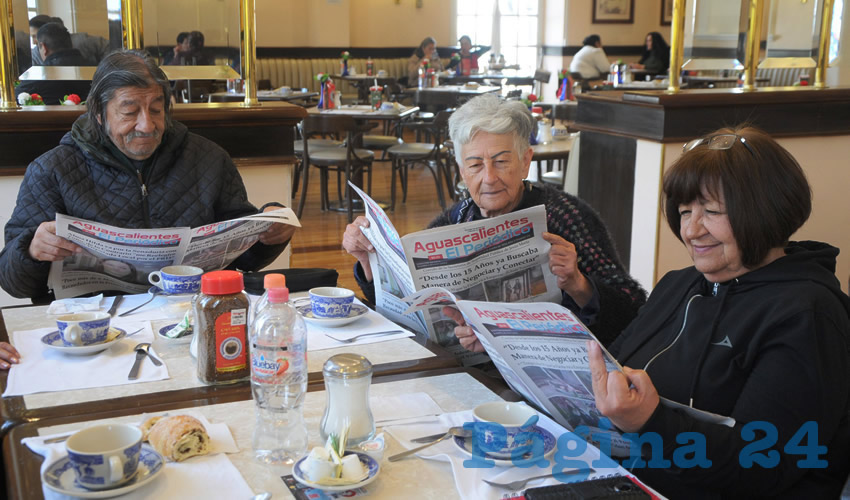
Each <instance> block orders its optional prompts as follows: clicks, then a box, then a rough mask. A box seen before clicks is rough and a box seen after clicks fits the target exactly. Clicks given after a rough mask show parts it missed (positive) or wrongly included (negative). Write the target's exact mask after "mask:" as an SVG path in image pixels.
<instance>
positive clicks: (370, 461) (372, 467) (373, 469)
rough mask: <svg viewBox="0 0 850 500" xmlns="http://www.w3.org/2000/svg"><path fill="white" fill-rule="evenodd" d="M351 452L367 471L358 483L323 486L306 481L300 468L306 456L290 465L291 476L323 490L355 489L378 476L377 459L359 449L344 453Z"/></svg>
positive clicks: (304, 483)
mask: <svg viewBox="0 0 850 500" xmlns="http://www.w3.org/2000/svg"><path fill="white" fill-rule="evenodd" d="M352 453H354V454H356V455H357V456H358V457H359V458H360V463H362V464H363V465H364V466H365V467H366V469H367V470H368V471H369V474H368V475H367V476H366V479H364V480H362V481H360V482H359V483H354V484H346V485H345V486H325V485H323V484H316V483H314V482H312V481H308V480H307V478H305V477H304V473H303V471H302V470H301V466H302V465H303V464H304V460H307V457H303V458H301V459H300V460H298V461H297V462H295V465H293V466H292V477H294V478H295V480H296V481H298V482H299V483H301V484H303V485H304V486H307V487H309V488H316V489H317V490H323V491H348V490H355V489H357V488H362V487H363V486H366V485H367V484H369V483H371V482H372V481H374V480H375V478H376V477H378V473H379V472H381V464H379V463H378V461H377V460H375V459H374V458H372V457H370V456H369V455H367V454H365V453H360V452H359V451H346V452H345V454H346V455H351V454H352Z"/></svg>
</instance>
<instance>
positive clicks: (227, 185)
mask: <svg viewBox="0 0 850 500" xmlns="http://www.w3.org/2000/svg"><path fill="white" fill-rule="evenodd" d="M87 108H88V110H87V112H86V113H85V114H83V115H82V116H80V118H78V119H77V121H75V122H74V125H73V126H72V128H71V131H70V132H69V133H67V134H65V136H64V137H63V138H62V140H61V141H60V143H59V146H58V147H56V148H54V149H52V150H50V151H48V152H47V153H45V154H43V155H41V156H40V157H38V158H37V159H36V160H35V161H33V162H32V163H31V164H30V165H29V167H28V168H27V171H26V174H25V175H24V180H23V183H22V184H21V188H20V191H19V192H18V200H17V204H16V205H15V209H14V211H13V212H12V217H11V218H10V219H9V222H7V223H6V229H5V233H6V246H5V248H3V251H2V252H0V286H2V287H3V289H4V290H6V291H7V292H8V293H9V294H11V295H13V296H15V297H21V298H23V297H31V298H34V299H38V298H47V296H48V288H47V275H48V271H49V269H50V263H51V262H52V261H56V260H62V259H64V258H65V257H67V256H70V255H72V254H74V253H80V252H82V251H83V250H82V248H80V247H78V246H77V245H75V244H73V243H71V242H69V241H67V240H65V239H63V238H60V237H58V236H56V222H55V220H56V214H57V213H63V214H67V215H70V216H72V217H80V218H83V219H88V220H93V221H97V222H101V223H104V224H110V225H114V226H119V227H125V228H158V227H174V226H189V227H195V226H199V225H203V224H210V223H213V222H217V221H223V220H228V219H232V218H234V217H240V216H244V215H250V214H254V213H257V209H256V208H255V207H254V205H252V204H251V203H250V202H249V201H248V196H247V193H246V192H245V186H244V185H243V184H242V178H241V177H240V176H239V172H238V171H237V170H236V166H235V165H234V164H233V161H232V160H231V159H230V157H229V156H228V155H227V153H226V152H225V151H224V150H223V149H222V148H220V147H219V146H217V145H216V144H215V143H213V142H211V141H209V140H207V139H204V138H203V137H200V136H198V135H195V134H193V133H191V132H189V131H188V130H187V129H186V126H185V125H183V124H182V123H179V122H176V121H174V120H172V118H171V111H172V110H171V87H170V85H169V83H168V80H167V79H166V77H165V75H164V74H163V73H162V70H161V69H159V67H158V66H157V65H156V63H155V62H154V61H153V59H151V58H150V57H149V56H147V55H146V54H144V53H142V52H136V51H120V52H113V53H112V54H109V55H108V56H106V58H104V60H103V61H102V62H101V64H100V66H98V68H97V71H95V74H94V78H93V79H92V90H91V95H90V97H89V100H88V103H87ZM269 205H271V204H268V205H267V206H265V207H263V208H264V209H266V208H268V209H275V208H277V207H276V206H269ZM274 205H279V204H274ZM294 230H295V228H294V227H292V226H289V225H283V224H273V225H272V226H271V228H269V230H268V231H267V232H265V233H263V234H262V235H261V236H260V240H259V241H258V242H257V243H255V244H254V245H253V246H252V247H251V248H250V249H248V251H247V252H245V253H244V254H242V255H241V256H240V257H239V258H238V259H236V261H234V263H233V267H236V268H239V269H242V270H245V271H250V270H257V269H261V268H263V267H265V266H266V265H268V264H269V263H271V261H272V260H274V259H275V258H276V257H277V256H278V254H280V252H281V251H282V250H283V249H284V247H285V246H286V243H287V242H288V241H289V239H290V237H291V236H292V233H293V232H294Z"/></svg>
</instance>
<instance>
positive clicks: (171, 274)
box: [148, 266, 204, 294]
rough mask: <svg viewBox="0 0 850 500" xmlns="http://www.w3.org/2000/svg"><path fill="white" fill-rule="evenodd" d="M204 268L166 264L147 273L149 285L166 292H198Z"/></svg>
mask: <svg viewBox="0 0 850 500" xmlns="http://www.w3.org/2000/svg"><path fill="white" fill-rule="evenodd" d="M202 274H204V270H203V269H201V268H200V267H194V266H166V267H163V268H162V269H160V270H159V271H154V272H152V273H150V274H149V275H148V281H150V282H151V285H154V286H156V287H159V288H161V289H162V291H163V292H165V293H168V294H178V293H198V292H199V291H200V290H201V275H202Z"/></svg>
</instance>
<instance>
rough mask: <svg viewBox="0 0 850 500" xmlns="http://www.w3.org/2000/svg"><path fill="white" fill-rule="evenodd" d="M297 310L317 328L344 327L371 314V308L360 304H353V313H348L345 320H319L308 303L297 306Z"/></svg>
mask: <svg viewBox="0 0 850 500" xmlns="http://www.w3.org/2000/svg"><path fill="white" fill-rule="evenodd" d="M295 309H296V310H297V311H298V314H300V315H301V316H302V317H303V318H304V321H307V322H308V323H314V324H316V325H317V326H329V327H334V326H342V325H347V324H349V323H351V322H352V321H354V320H356V319H357V318H359V317H360V316H363V315H364V314H366V313H367V312H369V308H368V307H366V306H362V305H360V304H351V312H349V313H348V316H345V317H343V318H317V317H315V316H313V307H312V306H311V305H310V304H309V303H307V304H304V305H300V306H295Z"/></svg>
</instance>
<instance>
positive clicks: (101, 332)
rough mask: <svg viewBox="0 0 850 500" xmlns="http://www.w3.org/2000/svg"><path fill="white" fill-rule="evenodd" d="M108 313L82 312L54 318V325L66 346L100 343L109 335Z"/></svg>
mask: <svg viewBox="0 0 850 500" xmlns="http://www.w3.org/2000/svg"><path fill="white" fill-rule="evenodd" d="M109 319H110V318H109V313H105V312H83V313H75V314H65V315H64V316H59V317H58V318H56V326H57V327H58V328H59V333H60V335H61V336H62V343H63V344H65V345H66V346H69V347H71V346H84V345H94V344H102V343H103V342H106V338H107V337H108V336H109Z"/></svg>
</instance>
